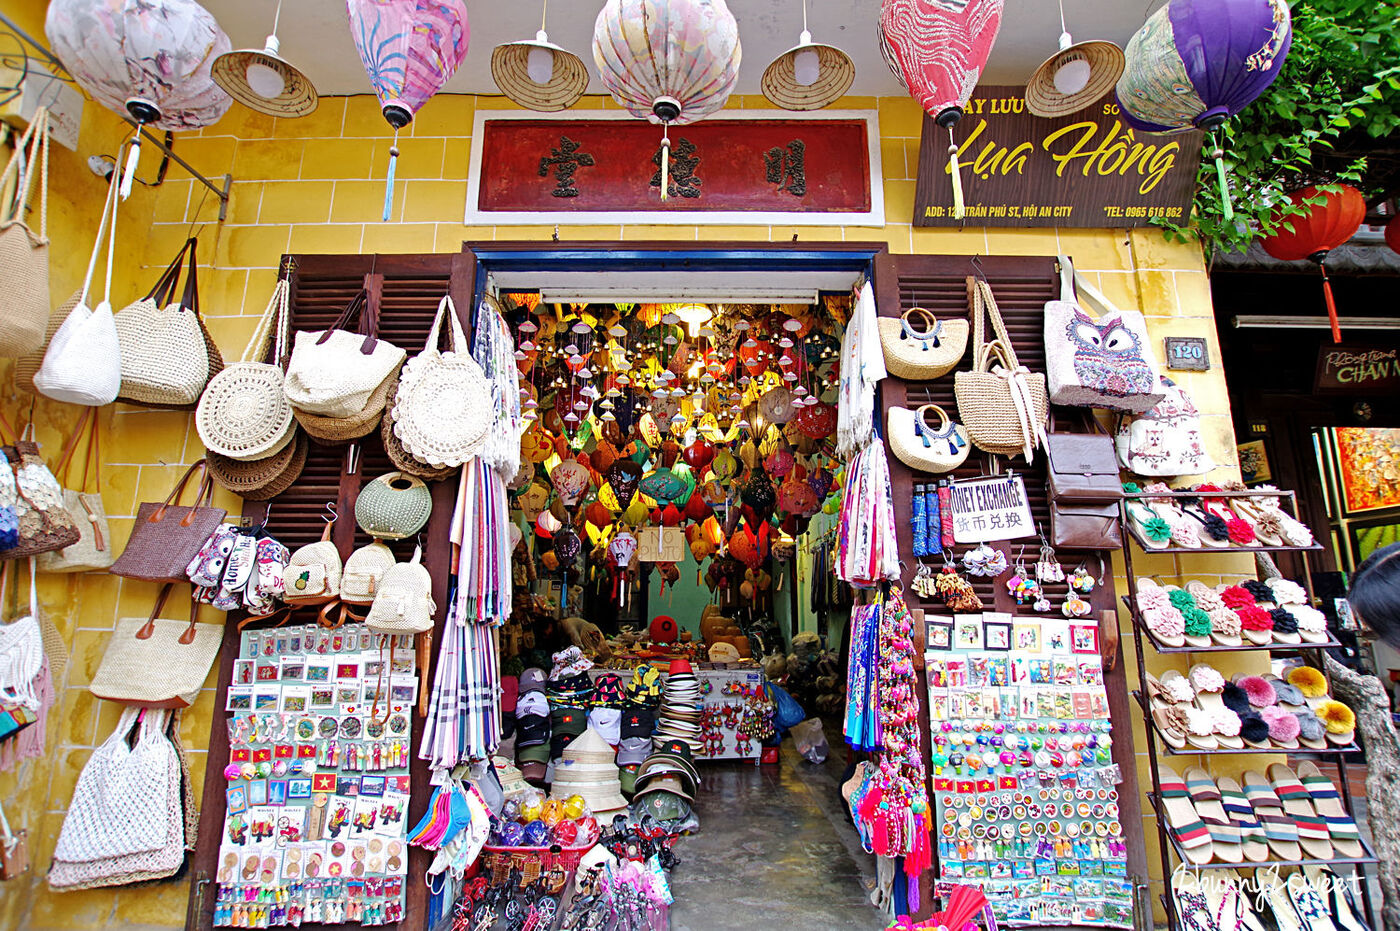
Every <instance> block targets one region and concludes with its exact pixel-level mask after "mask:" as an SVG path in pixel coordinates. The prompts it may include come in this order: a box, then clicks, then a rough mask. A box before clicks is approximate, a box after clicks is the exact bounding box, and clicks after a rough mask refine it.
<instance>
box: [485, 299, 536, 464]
mask: <svg viewBox="0 0 1400 931" xmlns="http://www.w3.org/2000/svg"><path fill="white" fill-rule="evenodd" d="M472 358H474V359H476V363H477V365H480V366H481V373H482V374H483V375H485V376H486V380H487V382H488V383H489V384H490V385H491V409H492V410H493V411H495V419H494V420H492V422H491V427H490V429H489V431H488V434H487V438H486V443H485V445H483V446H482V447H481V450H480V452H478V453H477V454H476V456H477V459H478V460H480V461H483V462H485V463H486V464H487V465H489V466H490V467H491V468H492V469H495V470H496V474H497V475H499V476H500V477H501V478H503V479H505V480H506V481H509V480H510V479H512V478H514V477H515V474H516V473H517V472H519V471H520V434H521V433H523V432H524V431H525V422H524V420H523V419H522V416H521V410H520V369H519V367H518V366H517V365H516V364H515V340H514V339H513V338H512V337H511V335H510V327H509V326H507V325H506V321H505V318H504V317H502V316H501V312H500V305H498V304H497V303H496V299H495V298H493V297H490V296H487V297H486V298H484V299H483V300H482V302H481V304H480V306H478V308H477V312H476V327H475V329H474V330H473V332H472Z"/></svg>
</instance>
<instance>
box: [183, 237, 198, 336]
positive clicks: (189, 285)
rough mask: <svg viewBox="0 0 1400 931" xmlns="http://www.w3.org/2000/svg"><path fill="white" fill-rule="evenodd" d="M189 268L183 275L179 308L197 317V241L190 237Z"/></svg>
mask: <svg viewBox="0 0 1400 931" xmlns="http://www.w3.org/2000/svg"><path fill="white" fill-rule="evenodd" d="M188 245H189V247H190V254H189V268H188V270H187V271H186V273H185V290H184V293H183V294H181V296H180V306H181V307H183V308H185V309H186V310H188V311H190V312H191V313H193V314H194V315H195V318H196V319H198V317H199V257H198V252H199V240H198V239H196V238H194V237H191V238H190V241H189V243H188Z"/></svg>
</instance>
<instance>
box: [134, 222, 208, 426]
mask: <svg viewBox="0 0 1400 931" xmlns="http://www.w3.org/2000/svg"><path fill="white" fill-rule="evenodd" d="M198 246H199V240H197V239H194V238H190V239H188V240H186V241H185V245H184V248H182V249H181V250H180V254H179V255H177V256H175V261H173V262H171V263H170V265H169V266H168V267H167V268H166V270H165V272H164V273H163V274H162V275H161V276H160V279H159V280H158V281H157V282H156V286H155V287H154V288H152V289H151V293H149V294H147V295H146V296H145V297H143V298H141V300H139V301H136V302H134V303H132V304H128V305H127V306H126V307H123V308H122V309H121V310H119V311H117V314H116V318H115V319H116V325H117V340H118V342H119V343H120V344H121V356H122V386H121V392H120V393H119V394H118V395H117V398H118V399H119V400H122V401H126V402H128V403H130V404H143V405H147V406H151V407H174V408H184V409H189V408H193V407H194V406H195V404H196V403H198V401H199V396H200V395H201V394H202V393H203V392H204V386H205V385H207V384H209V379H211V378H213V377H214V376H215V375H217V374H218V373H219V372H220V371H222V370H223V367H224V357H223V356H222V355H220V353H219V347H218V346H217V345H216V344H215V343H214V340H213V337H211V336H210V335H209V330H208V328H207V327H206V326H205V325H204V320H203V319H202V318H201V317H200V315H199V281H198V267H199V266H198V258H197V249H198ZM186 259H188V262H189V268H188V271H187V273H186V275H185V288H184V292H183V295H182V296H181V297H180V299H179V300H178V301H174V302H170V300H171V298H172V297H174V296H175V287H176V285H177V284H178V283H179V280H180V271H181V266H182V265H183V264H184V262H185V260H186Z"/></svg>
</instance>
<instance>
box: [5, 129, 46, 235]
mask: <svg viewBox="0 0 1400 931" xmlns="http://www.w3.org/2000/svg"><path fill="white" fill-rule="evenodd" d="M48 130H49V110H48V107H39V108H38V109H36V110H35V111H34V118H33V119H31V120H30V121H29V128H28V129H26V130H25V131H24V135H23V136H21V137H20V140H19V142H18V143H16V145H15V152H14V155H12V156H10V161H9V163H8V164H7V165H6V166H5V171H4V174H0V189H3V188H4V187H5V185H6V183H8V182H9V180H10V177H11V176H12V175H14V174H15V173H16V172H18V171H20V169H21V166H23V170H24V173H23V175H22V176H21V177H20V178H18V179H17V181H18V182H22V184H23V188H24V189H23V190H20V184H19V183H17V184H16V186H15V197H14V201H13V202H12V205H10V204H7V205H6V209H4V210H3V211H0V222H6V223H8V222H10V221H12V220H21V221H22V220H23V219H24V207H25V204H27V203H29V198H30V195H31V194H32V193H33V191H34V175H35V174H36V172H35V170H34V169H35V167H36V166H35V163H36V162H37V163H38V165H37V167H38V172H37V174H38V176H39V239H40V240H43V241H48V238H49V132H48ZM26 147H27V150H28V153H29V156H28V158H26V157H25V152H26Z"/></svg>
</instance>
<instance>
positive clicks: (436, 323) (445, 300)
mask: <svg viewBox="0 0 1400 931" xmlns="http://www.w3.org/2000/svg"><path fill="white" fill-rule="evenodd" d="M451 306H452V298H451V297H449V296H448V295H446V294H444V295H443V296H442V300H440V301H438V309H437V313H436V314H434V315H433V326H432V329H430V330H429V331H428V338H427V340H426V341H424V343H423V351H424V352H437V351H438V337H439V335H440V334H441V333H442V315H443V313H444V312H446V310H447V308H449V307H451ZM453 313H454V314H455V313H456V311H455V310H454V311H453Z"/></svg>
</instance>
